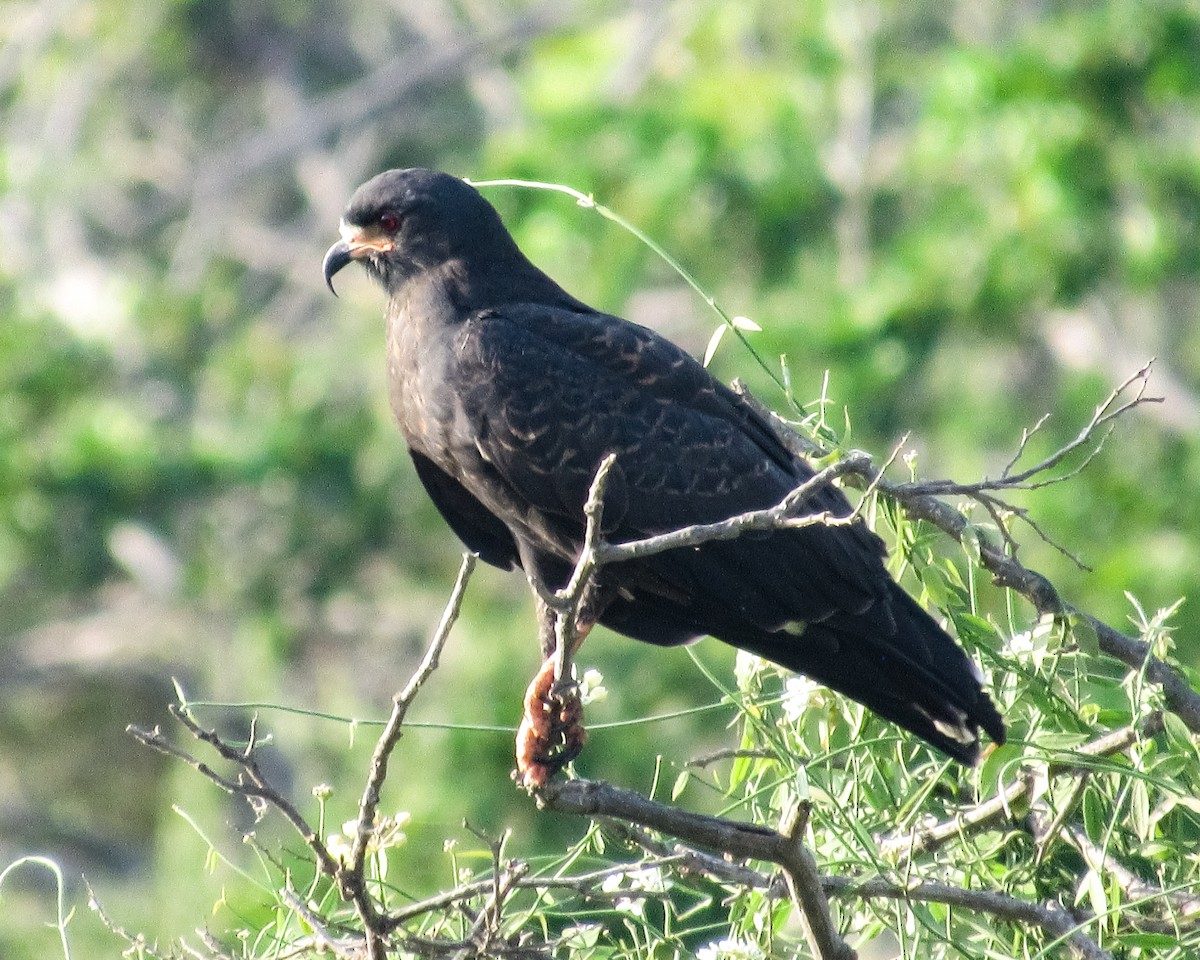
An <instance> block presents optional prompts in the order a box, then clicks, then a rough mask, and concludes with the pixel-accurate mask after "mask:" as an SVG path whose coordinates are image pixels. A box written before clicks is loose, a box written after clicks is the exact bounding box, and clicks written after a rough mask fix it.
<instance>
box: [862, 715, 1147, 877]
mask: <svg viewBox="0 0 1200 960" xmlns="http://www.w3.org/2000/svg"><path fill="white" fill-rule="evenodd" d="M1162 724H1163V719H1162V713H1161V711H1155V712H1154V713H1151V714H1149V715H1148V716H1146V717H1145V719H1143V720H1142V721H1141V722H1140V723H1137V724H1134V725H1131V726H1128V727H1122V728H1121V729H1120V730H1114V731H1112V732H1111V733H1106V734H1104V735H1103V736H1100V737H1097V738H1096V739H1095V740H1092V741H1090V742H1088V743H1085V744H1083V745H1082V746H1081V747H1079V748H1077V749H1076V750H1074V751H1072V752H1071V753H1070V754H1066V753H1061V754H1056V755H1055V756H1054V759H1053V761H1052V762H1049V763H1047V765H1046V768H1045V770H1046V772H1045V776H1046V777H1050V776H1054V775H1057V774H1062V773H1076V774H1083V773H1087V772H1089V771H1091V770H1092V769H1093V764H1092V761H1093V760H1095V759H1097V758H1099V757H1108V756H1112V755H1113V754H1116V753H1121V752H1123V751H1124V750H1126V749H1127V748H1128V747H1129V746H1130V745H1131V744H1133V743H1135V742H1136V741H1137V740H1140V739H1143V738H1146V737H1152V736H1154V735H1155V734H1157V733H1159V732H1161V731H1162V728H1163V726H1162ZM1073 757H1074V758H1078V759H1077V760H1073ZM1036 786H1037V784H1036V783H1035V778H1034V775H1033V772H1032V771H1031V770H1028V769H1026V770H1022V771H1021V773H1020V774H1019V775H1018V776H1017V778H1016V779H1015V780H1013V781H1012V782H1011V783H1009V784H1008V785H1007V786H1005V787H1004V788H1003V789H1002V790H1000V792H999V793H997V794H996V796H994V797H992V798H990V799H989V800H985V801H984V802H983V803H980V804H976V805H975V806H973V807H970V808H968V809H966V810H963V811H960V812H959V813H956V814H955V815H954V816H952V817H951V818H950V819H948V820H943V821H941V822H939V823H935V824H933V825H931V826H926V827H920V828H918V829H916V830H913V831H911V832H908V833H904V834H901V835H899V836H893V837H888V838H886V839H884V840H883V841H882V842H881V843H880V844H879V850H880V853H881V854H882V855H883V856H885V857H892V856H895V857H901V858H903V859H906V860H911V859H912V858H914V857H916V856H917V855H918V854H923V853H932V852H933V851H935V850H937V849H938V848H940V847H941V846H943V845H944V844H946V843H947V842H948V841H950V840H953V839H954V838H956V837H960V836H963V835H964V834H966V833H970V832H974V831H978V830H982V829H985V828H990V827H992V826H994V825H996V824H997V823H1000V822H1002V821H1003V820H1005V819H1007V818H1008V817H1011V816H1012V809H1013V807H1014V806H1015V805H1016V804H1018V803H1019V802H1020V801H1021V800H1022V799H1024V798H1026V797H1031V796H1033V794H1034V791H1035V787H1036Z"/></svg>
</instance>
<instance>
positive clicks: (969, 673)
mask: <svg viewBox="0 0 1200 960" xmlns="http://www.w3.org/2000/svg"><path fill="white" fill-rule="evenodd" d="M892 589H893V596H892V597H891V601H892V602H891V604H890V607H891V612H892V616H893V618H894V620H895V631H894V633H893V634H892V635H891V636H887V637H879V636H868V635H865V634H864V633H863V632H862V626H861V624H859V623H854V622H853V621H851V620H842V621H839V620H838V619H837V618H833V619H831V620H830V621H826V622H824V623H817V624H810V625H809V626H808V627H807V628H806V629H805V630H804V632H803V634H801V635H800V636H794V635H791V634H785V633H768V632H766V631H756V632H755V633H754V634H753V635H749V636H746V635H743V636H739V637H737V638H733V637H730V638H729V639H730V640H732V641H733V642H734V643H736V645H737V646H739V647H744V648H746V649H747V650H750V651H752V652H753V653H757V654H759V655H760V656H763V657H766V658H767V659H768V660H771V661H772V662H774V663H777V664H779V665H780V666H782V667H786V668H788V669H789V670H795V671H797V672H799V673H803V674H806V675H808V676H810V677H812V678H813V679H814V680H818V681H820V682H821V683H823V684H825V685H826V686H829V687H832V688H833V689H834V690H837V691H839V692H841V693H844V694H845V695H846V696H848V697H852V698H853V699H855V700H857V701H859V702H860V703H862V704H864V705H866V706H867V707H869V708H870V709H871V710H873V711H874V712H875V713H877V714H879V715H880V716H882V717H886V718H887V719H889V720H891V721H893V722H894V723H897V724H899V725H900V726H902V727H904V728H905V729H906V730H909V731H911V732H912V733H915V734H916V735H917V736H918V737H920V738H921V739H922V740H925V741H926V742H928V743H930V744H932V745H933V746H935V747H937V748H938V749H939V750H941V751H942V752H944V753H946V754H948V755H949V756H951V757H954V758H955V759H956V760H960V761H962V762H963V763H967V764H973V763H975V762H976V760H977V759H978V757H979V730H980V728H982V729H983V730H985V731H986V732H987V733H988V735H989V736H990V737H991V738H992V739H993V740H994V741H996V743H1004V740H1005V731H1004V721H1003V720H1002V719H1001V717H1000V714H999V712H998V711H997V710H996V707H995V705H994V704H993V703H992V701H991V698H989V697H988V695H987V694H986V693H985V692H984V690H983V687H982V685H981V683H980V677H979V674H978V670H977V668H976V667H975V665H974V664H973V663H972V662H971V660H970V659H969V658H968V657H967V655H966V654H965V653H964V652H963V651H962V650H961V649H960V648H959V647H958V645H957V644H956V643H955V642H954V640H953V639H951V637H950V635H949V634H947V633H946V632H945V631H944V630H943V629H942V628H941V627H940V626H938V624H937V622H936V621H934V619H933V618H932V617H930V616H929V614H928V613H926V612H925V611H924V610H923V609H921V607H920V606H919V605H918V604H917V602H916V601H915V600H913V599H912V598H911V597H910V596H909V595H908V594H907V593H905V592H904V591H903V590H902V589H901V588H900V587H899V586H896V585H895V584H893V585H892Z"/></svg>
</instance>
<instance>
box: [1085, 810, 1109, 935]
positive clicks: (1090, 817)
mask: <svg viewBox="0 0 1200 960" xmlns="http://www.w3.org/2000/svg"><path fill="white" fill-rule="evenodd" d="M1104 827H1105V822H1104V801H1103V800H1102V799H1101V798H1100V793H1099V791H1096V790H1091V789H1088V790H1085V791H1084V794H1083V829H1084V830H1085V831H1087V835H1088V838H1089V839H1090V840H1091V841H1092V842H1093V843H1100V842H1101V841H1102V840H1103V839H1104ZM1099 912H1101V911H1099V910H1097V913H1099Z"/></svg>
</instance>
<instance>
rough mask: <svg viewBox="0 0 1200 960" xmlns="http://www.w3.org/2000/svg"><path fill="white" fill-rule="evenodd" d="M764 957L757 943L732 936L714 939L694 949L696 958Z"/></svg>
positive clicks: (753, 959) (742, 959)
mask: <svg viewBox="0 0 1200 960" xmlns="http://www.w3.org/2000/svg"><path fill="white" fill-rule="evenodd" d="M765 957H766V954H765V953H763V950H762V947H760V946H759V945H758V944H757V943H753V942H752V941H750V940H735V939H733V938H732V937H726V938H725V939H724V940H714V941H713V942H712V943H709V944H705V945H704V946H703V947H701V948H700V949H699V950H697V951H696V960H765Z"/></svg>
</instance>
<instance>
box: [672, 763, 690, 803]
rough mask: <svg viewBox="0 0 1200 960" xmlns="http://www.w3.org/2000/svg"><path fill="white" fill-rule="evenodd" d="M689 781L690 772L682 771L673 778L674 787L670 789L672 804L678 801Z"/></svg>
mask: <svg viewBox="0 0 1200 960" xmlns="http://www.w3.org/2000/svg"><path fill="white" fill-rule="evenodd" d="M690 779H692V772H691V771H690V770H684V771H683V772H682V773H680V774H679V776H677V777H676V778H675V785H674V786H673V787H671V802H672V803H674V802H675V801H676V800H678V799H679V795H680V794H681V793H683V791H684V788H685V787H687V785H688V781H689V780H690Z"/></svg>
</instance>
